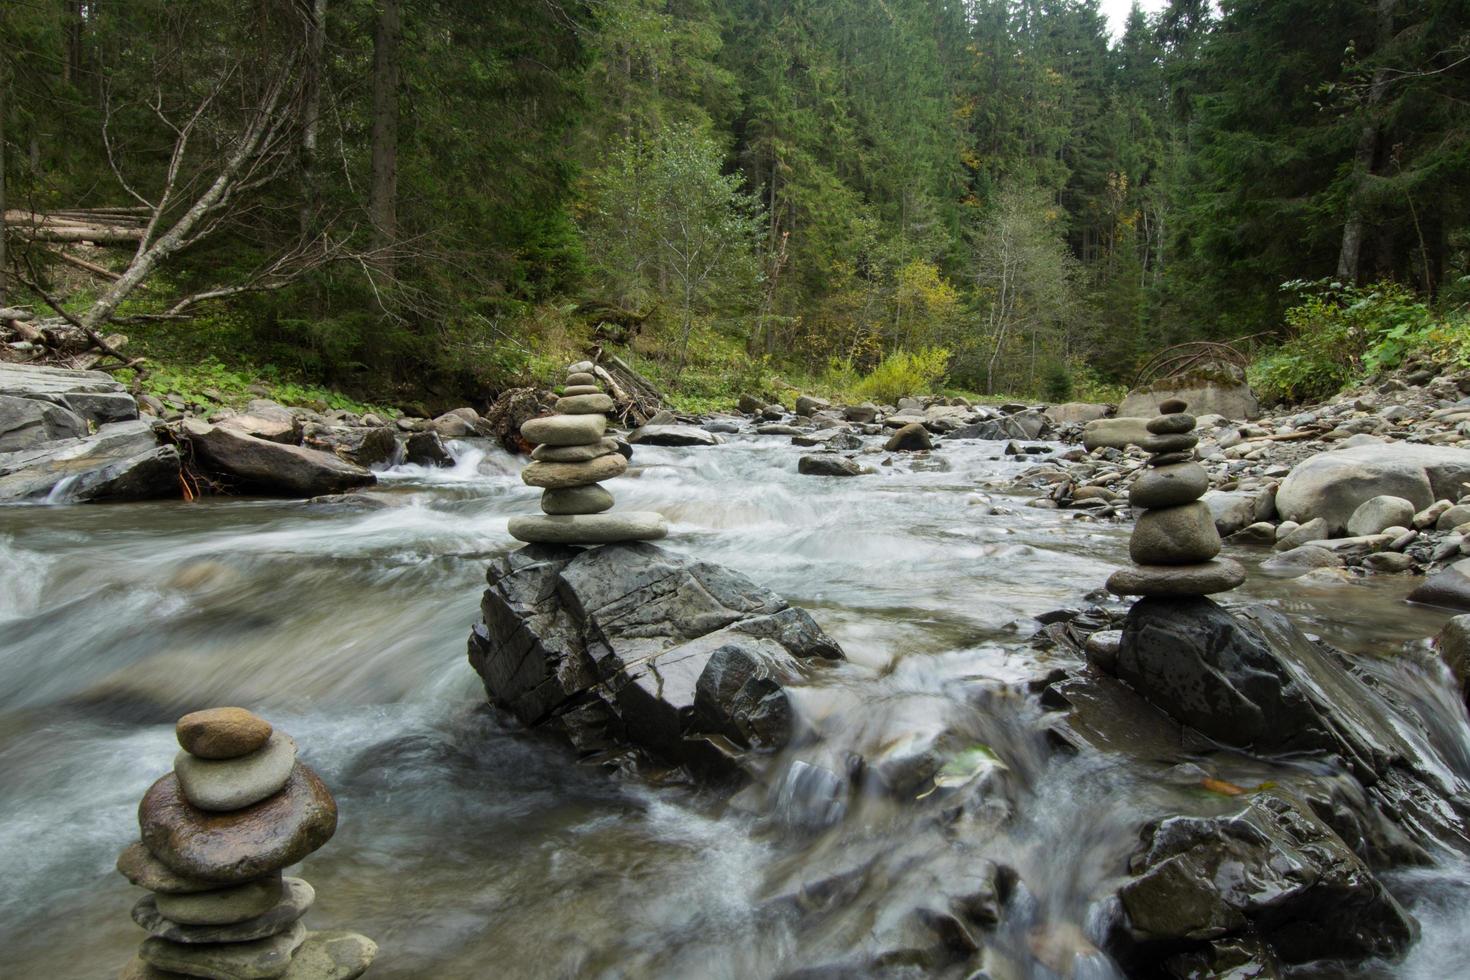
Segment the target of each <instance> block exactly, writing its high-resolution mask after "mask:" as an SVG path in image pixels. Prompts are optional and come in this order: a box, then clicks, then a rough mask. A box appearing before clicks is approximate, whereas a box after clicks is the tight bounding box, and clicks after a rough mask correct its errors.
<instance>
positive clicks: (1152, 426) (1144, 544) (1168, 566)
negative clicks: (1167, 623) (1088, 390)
mask: <svg viewBox="0 0 1470 980" xmlns="http://www.w3.org/2000/svg"><path fill="white" fill-rule="evenodd" d="M1187 408H1188V406H1187V405H1185V404H1184V403H1183V402H1181V401H1177V400H1171V401H1166V402H1164V403H1163V404H1162V405H1160V406H1159V409H1160V411H1162V412H1163V413H1164V414H1162V415H1160V416H1158V417H1157V418H1154V419H1150V420H1149V423H1148V432H1149V436H1148V438H1147V439H1145V440H1144V441H1143V442H1141V443H1139V445H1141V446H1142V447H1143V448H1144V449H1146V450H1148V451H1149V452H1151V453H1152V454H1153V456H1152V457H1151V458H1150V459H1149V464H1148V468H1147V469H1145V470H1144V472H1143V474H1142V475H1141V476H1140V477H1139V478H1138V479H1137V480H1136V481H1135V482H1134V484H1133V488H1132V490H1131V491H1130V492H1129V495H1128V499H1129V502H1130V503H1132V504H1133V506H1134V507H1137V508H1141V509H1142V510H1143V514H1142V515H1141V516H1140V517H1139V518H1138V523H1137V524H1136V525H1135V526H1134V528H1133V537H1132V539H1131V540H1130V541H1129V545H1128V551H1129V555H1130V557H1132V559H1133V563H1134V567H1133V568H1124V569H1120V570H1119V571H1117V572H1114V573H1113V575H1112V577H1111V578H1109V579H1108V591H1110V592H1113V593H1115V594H1117V595H1138V596H1199V595H1213V594H1215V593H1218V592H1229V591H1230V590H1231V589H1234V588H1236V587H1237V586H1239V585H1240V584H1241V583H1242V582H1244V581H1245V569H1244V568H1242V567H1241V565H1240V563H1239V562H1235V561H1232V560H1230V559H1229V558H1220V557H1219V554H1220V547H1221V545H1220V535H1219V533H1218V532H1217V531H1216V530H1215V518H1214V516H1213V515H1212V514H1211V513H1210V508H1209V507H1208V506H1207V505H1205V504H1203V503H1201V502H1200V498H1201V497H1203V496H1204V495H1205V492H1206V491H1207V490H1209V488H1210V480H1209V474H1207V473H1206V472H1205V469H1204V467H1203V466H1201V465H1200V464H1199V463H1198V462H1196V461H1195V456H1194V447H1195V446H1196V445H1198V443H1199V436H1197V435H1195V434H1194V416H1192V415H1187V414H1185V409H1187Z"/></svg>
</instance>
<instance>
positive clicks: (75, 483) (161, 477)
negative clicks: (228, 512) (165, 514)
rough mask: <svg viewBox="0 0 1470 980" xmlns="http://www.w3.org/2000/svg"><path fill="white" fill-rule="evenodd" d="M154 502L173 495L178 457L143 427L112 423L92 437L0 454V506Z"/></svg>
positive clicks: (136, 423) (176, 491)
mask: <svg viewBox="0 0 1470 980" xmlns="http://www.w3.org/2000/svg"><path fill="white" fill-rule="evenodd" d="M53 493H56V494H60V495H61V496H62V499H65V500H67V501H75V502H84V501H104V500H155V499H159V498H164V497H177V496H178V495H179V451H178V449H177V448H175V447H173V446H160V445H159V444H158V438H157V437H156V436H155V435H154V434H153V427H152V426H151V425H149V424H148V423H147V422H143V421H132V422H114V423H110V424H107V425H104V426H102V427H101V428H99V429H98V430H97V432H96V434H94V435H90V436H86V437H83V438H77V439H60V440H57V441H55V442H48V443H44V444H42V445H39V446H36V447H34V448H31V449H20V450H16V451H14V452H8V453H0V501H6V500H36V499H45V498H47V497H49V496H51V495H52V494H53Z"/></svg>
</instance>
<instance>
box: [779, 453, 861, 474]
mask: <svg viewBox="0 0 1470 980" xmlns="http://www.w3.org/2000/svg"><path fill="white" fill-rule="evenodd" d="M796 472H798V473H801V474H803V475H805V476H862V475H863V474H864V473H866V472H867V469H866V468H865V467H864V466H863V465H862V464H861V463H859V462H858V461H857V460H855V459H849V458H847V457H846V456H839V455H837V454H836V453H813V454H812V455H810V456H803V457H801V459H799V460H797V461H796Z"/></svg>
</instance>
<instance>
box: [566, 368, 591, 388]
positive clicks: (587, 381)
mask: <svg viewBox="0 0 1470 980" xmlns="http://www.w3.org/2000/svg"><path fill="white" fill-rule="evenodd" d="M595 384H597V375H595V374H588V373H587V372H586V371H578V372H576V373H575V374H569V375H567V386H568V387H570V386H572V385H595Z"/></svg>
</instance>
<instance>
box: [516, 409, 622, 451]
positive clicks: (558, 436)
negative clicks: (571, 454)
mask: <svg viewBox="0 0 1470 980" xmlns="http://www.w3.org/2000/svg"><path fill="white" fill-rule="evenodd" d="M606 431H607V418H606V416H602V415H550V416H546V417H545V418H539V419H527V420H526V421H525V422H523V423H521V437H522V438H524V439H525V440H526V441H527V442H529V443H531V444H532V445H538V446H585V445H589V444H591V443H595V442H597V440H599V439H601V438H602V434H603V433H604V432H606Z"/></svg>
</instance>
